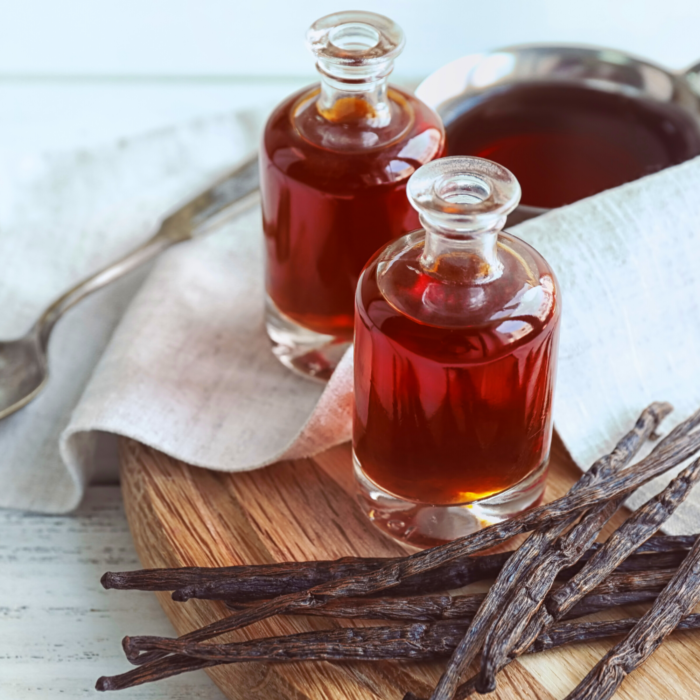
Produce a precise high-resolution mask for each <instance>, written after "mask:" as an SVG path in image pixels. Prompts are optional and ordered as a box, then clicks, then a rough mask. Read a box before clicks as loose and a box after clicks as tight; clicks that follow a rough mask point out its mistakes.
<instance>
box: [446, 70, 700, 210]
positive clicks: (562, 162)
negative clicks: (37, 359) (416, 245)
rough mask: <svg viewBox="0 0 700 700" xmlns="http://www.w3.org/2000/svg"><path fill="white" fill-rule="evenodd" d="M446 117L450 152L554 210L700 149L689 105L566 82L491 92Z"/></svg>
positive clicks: (532, 202)
mask: <svg viewBox="0 0 700 700" xmlns="http://www.w3.org/2000/svg"><path fill="white" fill-rule="evenodd" d="M465 107H466V111H464V112H462V113H461V114H460V116H458V117H457V118H456V119H453V120H448V125H447V144H448V150H449V154H450V155H474V156H481V157H482V158H489V159H490V160H494V161H496V162H498V163H501V164H502V165H505V166H506V167H507V168H508V169H510V170H511V171H512V172H513V173H514V174H515V176H516V177H517V178H518V180H519V181H520V185H521V186H522V190H523V197H522V203H523V204H528V205H530V206H535V207H547V208H554V207H559V206H562V205H564V204H570V203H571V202H575V201H577V200H579V199H583V198H584V197H588V196H589V195H592V194H596V193H598V192H602V191H603V190H607V189H609V188H611V187H617V186H618V185H622V184H624V183H625V182H631V181H632V180H636V179H637V178H640V177H642V176H644V175H648V174H649V173H653V172H656V171H657V170H661V169H663V168H666V167H668V166H670V165H676V164H678V163H682V162H683V161H686V160H688V159H689V158H692V157H693V156H696V155H698V154H700V127H699V125H698V122H697V121H696V119H695V118H694V117H693V115H691V114H690V113H689V112H688V111H687V110H685V109H684V108H683V107H680V106H678V105H675V104H668V103H664V102H655V101H652V100H648V99H642V98H638V97H629V96H627V95H621V94H616V93H610V92H604V91H602V90H595V89H592V88H586V87H580V86H573V85H566V84H561V83H560V84H556V83H555V84H553V83H544V84H529V85H517V86H511V87H506V88H501V89H495V90H490V91H489V92H487V93H484V94H482V95H479V96H477V97H475V98H474V99H473V100H472V101H471V102H470V103H468V104H467V105H465Z"/></svg>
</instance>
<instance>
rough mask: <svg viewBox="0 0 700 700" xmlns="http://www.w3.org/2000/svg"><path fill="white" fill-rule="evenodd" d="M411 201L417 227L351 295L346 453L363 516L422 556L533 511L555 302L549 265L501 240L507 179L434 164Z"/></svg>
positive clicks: (465, 162)
mask: <svg viewBox="0 0 700 700" xmlns="http://www.w3.org/2000/svg"><path fill="white" fill-rule="evenodd" d="M408 198H409V200H410V202H411V204H412V205H413V206H414V207H415V208H416V210H417V211H418V213H419V215H420V221H421V224H422V226H423V229H422V230H418V231H414V232H413V233H411V234H409V235H407V236H404V237H403V238H400V239H399V240H397V241H394V242H392V243H389V244H388V245H387V246H386V247H384V248H383V249H382V250H381V251H380V252H379V253H378V254H377V255H376V256H375V257H374V258H373V259H372V260H371V261H370V263H369V264H368V265H367V267H366V268H365V270H364V272H363V273H362V277H361V279H360V282H359V285H358V288H357V296H356V319H355V370H354V371H355V414H354V429H353V452H354V460H355V473H356V477H357V481H358V485H359V493H360V502H361V504H362V506H363V508H364V510H365V511H366V513H367V514H368V515H369V517H370V518H371V519H372V520H373V521H374V523H375V524H376V525H378V526H379V527H380V528H381V529H383V530H384V531H386V532H387V533H388V534H390V535H392V536H393V537H395V538H397V539H400V540H403V541H406V542H409V543H411V544H414V545H416V546H428V545H432V544H435V543H438V542H443V541H447V540H451V539H454V538H456V537H460V536H463V535H465V534H468V533H469V532H472V531H474V530H476V529H478V528H480V527H483V526H484V525H486V524H491V523H493V522H496V521H499V520H503V519H505V518H508V517H511V516H512V515H514V514H516V513H519V512H520V511H522V510H523V509H525V508H528V507H530V506H532V505H535V504H536V503H538V502H539V500H540V499H541V497H542V494H543V491H544V483H545V478H546V472H547V463H548V456H549V448H550V443H551V436H552V414H551V411H552V392H553V389H554V378H555V367H556V356H557V340H558V329H559V318H560V300H559V288H558V285H557V281H556V277H555V275H554V272H553V271H552V269H551V268H550V266H549V265H548V264H547V262H546V261H545V260H544V259H543V257H542V256H541V255H540V254H539V253H538V252H537V251H536V250H534V249H533V248H532V247H531V246H529V245H528V244H527V243H525V242H524V241H522V240H520V239H518V238H516V237H515V236H513V235H511V234H509V233H506V232H505V231H502V230H501V229H502V227H503V225H504V223H505V220H506V216H507V215H508V213H509V212H510V211H512V210H513V209H514V208H515V207H516V206H517V204H518V201H519V198H520V187H519V185H518V182H517V180H516V179H515V177H514V176H513V175H512V173H511V172H510V171H508V170H507V169H506V168H504V167H502V166H500V165H498V164H496V163H493V162H491V161H488V160H483V159H481V158H473V157H461V156H457V157H450V158H443V159H441V160H436V161H433V162H432V163H429V164H427V165H424V166H423V167H422V168H420V169H419V170H418V171H417V172H416V173H415V174H414V175H413V176H412V177H411V179H410V181H409V183H408Z"/></svg>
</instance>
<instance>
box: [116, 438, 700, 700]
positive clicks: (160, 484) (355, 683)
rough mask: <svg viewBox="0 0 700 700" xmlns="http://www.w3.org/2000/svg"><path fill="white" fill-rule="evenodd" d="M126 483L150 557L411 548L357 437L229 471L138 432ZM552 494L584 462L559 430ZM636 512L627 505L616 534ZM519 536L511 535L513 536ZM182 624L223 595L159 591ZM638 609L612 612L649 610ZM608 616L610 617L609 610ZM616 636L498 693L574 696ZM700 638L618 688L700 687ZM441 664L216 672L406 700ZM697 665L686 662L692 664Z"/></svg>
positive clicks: (256, 690)
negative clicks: (376, 488) (376, 486)
mask: <svg viewBox="0 0 700 700" xmlns="http://www.w3.org/2000/svg"><path fill="white" fill-rule="evenodd" d="M121 455H122V484H123V489H124V498H125V504H126V510H127V516H128V519H129V523H130V525H131V528H132V532H133V534H134V539H135V543H136V548H137V551H138V552H139V554H140V556H141V560H142V562H143V564H144V566H183V565H200V566H211V565H233V564H247V563H256V562H271V561H289V560H295V561H301V560H305V559H333V558H337V557H341V556H349V555H361V556H391V555H397V554H400V553H401V552H403V551H406V550H405V549H404V548H403V547H402V546H401V545H399V544H397V543H395V542H393V541H391V540H389V539H388V538H386V537H385V536H384V535H382V534H381V533H379V532H378V531H377V530H375V529H374V528H373V527H372V526H371V525H370V524H369V523H368V522H367V520H366V519H365V517H364V515H363V514H362V513H361V511H360V509H359V507H358V506H357V505H356V503H355V501H354V498H353V496H352V492H353V481H352V471H351V460H350V450H349V447H348V446H347V445H343V446H341V447H338V448H335V449H333V450H329V451H328V452H326V453H325V454H323V455H320V456H318V457H317V458H315V459H313V460H312V459H307V460H298V461H296V462H284V463H280V464H277V465H274V466H272V467H268V468H266V469H261V470H258V471H253V472H244V473H238V474H225V473H216V472H211V471H207V470H204V469H198V468H196V467H191V466H189V465H187V464H184V463H182V462H178V461H176V460H173V459H171V458H169V457H167V456H166V455H163V454H162V453H159V452H157V451H156V450H153V449H151V448H148V447H145V446H144V445H141V444H139V443H137V442H134V441H129V440H123V441H122V443H121ZM551 464H552V468H551V474H550V478H549V481H548V485H547V493H546V495H545V497H546V499H547V500H551V499H553V498H556V497H558V496H560V495H561V494H563V493H564V492H565V491H566V490H568V488H569V487H570V485H571V484H572V483H573V482H574V481H575V480H576V479H577V478H578V476H579V471H578V469H577V467H576V465H575V464H574V463H573V462H572V460H571V458H570V457H569V456H568V454H567V453H566V450H565V449H564V447H563V445H562V444H561V442H560V441H558V440H557V439H555V443H554V445H553V451H552V461H551ZM624 518H625V513H624V512H621V513H618V514H617V515H616V516H615V518H614V519H613V522H612V523H611V524H610V525H609V526H608V528H607V529H606V531H605V533H604V535H606V534H608V533H609V532H610V531H611V530H612V529H613V528H614V527H616V526H617V525H618V524H619V523H620V522H621V521H622V520H623V519H624ZM509 546H511V545H509ZM159 599H160V602H161V604H162V605H163V608H164V609H165V611H166V613H167V615H168V617H170V619H171V620H172V622H173V624H174V625H175V627H176V629H177V630H178V632H179V633H180V634H183V633H184V632H187V631H189V630H192V629H194V628H196V627H200V626H202V625H204V624H207V623H209V622H212V621H214V620H216V619H219V618H220V617H221V616H222V615H224V614H225V609H224V607H223V606H222V604H220V603H216V602H210V601H190V602H188V603H186V604H177V603H174V602H173V601H172V600H171V599H170V597H169V595H167V594H159ZM642 610H643V608H629V609H625V610H623V611H622V613H620V611H616V613H610V614H608V618H610V617H613V616H616V615H617V616H619V615H620V614H622V615H636V614H640V612H641V611H642ZM598 617H599V618H601V619H604V618H605V615H603V614H601V615H599V616H598ZM360 624H362V623H358V622H355V621H352V620H328V619H323V618H313V617H311V618H302V617H288V618H284V617H281V618H273V619H271V620H266V621H264V622H261V623H258V624H256V625H252V626H251V627H249V628H247V629H244V630H240V631H238V632H236V633H233V634H231V635H229V636H228V638H229V639H231V640H234V639H250V638H253V637H260V636H269V635H275V634H288V633H291V632H297V631H304V630H311V629H328V628H332V627H338V626H351V625H360ZM610 646H611V643H610V642H601V643H597V644H589V645H585V646H583V645H582V646H577V647H575V648H574V647H572V648H568V649H561V650H556V651H553V652H548V653H546V654H539V655H537V656H532V657H527V658H524V659H522V660H519V661H517V662H515V663H513V664H511V666H510V667H509V668H508V669H507V670H506V671H505V672H504V673H502V674H501V675H500V676H499V686H498V690H497V691H496V692H495V693H493V694H491V695H489V697H490V698H494V699H497V700H516V698H517V699H518V700H522V699H523V698H528V699H531V700H554V699H555V698H557V697H563V696H564V695H565V694H566V693H567V692H568V691H569V690H571V688H573V687H574V685H575V684H576V682H577V681H578V680H579V679H580V678H582V677H583V676H584V675H585V674H586V672H587V671H588V670H589V668H590V667H591V666H592V665H593V664H594V663H595V661H596V660H597V659H598V658H600V656H602V654H603V653H604V652H605V650H607V649H608V648H609V647H610ZM699 652H700V636H698V635H696V634H693V633H686V634H683V635H678V637H677V638H676V639H674V640H672V641H671V642H670V643H667V644H666V645H665V646H664V647H663V648H662V649H661V650H660V652H657V654H656V655H654V656H653V657H652V659H651V660H650V661H649V662H648V663H647V665H646V666H645V667H644V668H643V669H642V670H640V671H639V672H637V673H635V674H634V675H633V676H632V678H631V679H630V680H628V681H626V682H625V683H624V684H623V686H622V688H621V689H620V691H618V694H617V695H616V698H617V699H618V700H623V699H629V700H640V699H644V698H661V697H700V677H697V676H698V674H697V673H694V671H693V669H694V668H696V667H697V662H696V660H695V659H696V657H697V654H698V653H699ZM441 668H442V664H437V663H433V664H427V663H426V664H415V663H410V664H409V663H393V662H383V663H352V664H331V663H326V662H318V663H316V662H314V663H306V664H284V665H283V664H277V665H274V664H241V665H230V666H222V667H219V668H215V669H212V670H211V676H212V678H213V679H214V681H215V683H216V684H217V685H218V686H219V687H220V688H221V689H222V691H223V692H224V694H225V695H226V696H227V697H228V698H231V700H239V699H240V700H242V699H243V698H245V699H246V700H282V699H283V698H284V699H287V698H294V699H295V700H331V699H335V698H347V699H348V700H380V699H381V700H400V699H401V698H402V697H403V695H404V693H405V691H406V690H408V689H411V690H413V691H414V692H415V691H416V690H418V691H419V692H423V693H427V692H428V691H429V688H430V687H432V686H433V685H434V684H435V682H436V680H437V678H438V677H439V674H440V671H441ZM684 668H685V669H687V670H683V669H684Z"/></svg>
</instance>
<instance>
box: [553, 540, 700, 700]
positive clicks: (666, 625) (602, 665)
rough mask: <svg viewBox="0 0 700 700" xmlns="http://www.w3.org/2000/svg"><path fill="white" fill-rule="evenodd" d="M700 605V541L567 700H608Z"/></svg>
mask: <svg viewBox="0 0 700 700" xmlns="http://www.w3.org/2000/svg"><path fill="white" fill-rule="evenodd" d="M699 602H700V542H698V543H696V544H695V546H694V547H693V549H691V550H690V552H689V554H688V556H687V557H686V559H685V560H684V561H683V563H682V564H681V565H680V567H678V571H677V573H676V575H675V576H674V577H673V579H671V581H670V583H669V584H668V585H667V586H666V588H664V589H663V591H661V593H660V594H659V596H658V598H657V599H656V602H655V603H654V605H653V606H652V607H651V610H649V611H648V612H647V613H646V614H645V615H644V616H643V617H642V618H641V619H640V620H639V622H637V624H636V625H635V626H634V627H633V628H632V630H631V631H630V632H629V634H628V635H627V636H626V637H625V638H624V639H623V640H622V641H621V642H619V643H618V644H616V645H615V646H614V647H613V648H612V649H611V650H610V651H609V652H608V653H607V654H606V655H605V656H604V657H603V658H602V659H601V660H600V661H599V662H598V663H597V664H596V665H595V666H594V667H593V669H592V670H591V671H590V672H589V673H588V675H587V676H586V677H585V678H584V679H583V680H582V681H581V683H579V685H578V686H577V687H576V688H575V689H574V690H573V691H572V692H571V693H569V695H568V696H567V698H566V700H607V699H608V698H610V697H611V696H612V695H613V694H614V693H615V691H616V690H617V689H618V687H619V686H620V683H622V681H623V680H624V679H625V676H627V675H628V674H630V673H631V672H632V671H634V670H635V669H636V668H638V667H639V666H641V665H642V664H643V663H644V662H645V661H646V660H647V659H648V658H649V657H650V656H651V655H652V654H653V653H654V652H655V651H656V649H657V648H658V647H659V646H660V645H661V643H662V642H663V641H664V639H665V638H666V636H667V635H668V634H669V633H671V632H673V630H674V629H675V628H676V627H677V625H678V624H679V622H680V621H681V620H682V619H683V618H684V617H686V616H687V615H688V614H689V613H690V611H691V610H692V609H693V608H694V607H695V606H696V605H697V604H698V603H699Z"/></svg>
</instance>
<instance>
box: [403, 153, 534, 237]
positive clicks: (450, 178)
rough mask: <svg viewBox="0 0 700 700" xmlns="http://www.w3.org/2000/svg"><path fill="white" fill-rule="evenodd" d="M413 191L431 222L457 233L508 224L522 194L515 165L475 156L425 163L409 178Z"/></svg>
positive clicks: (425, 219) (412, 196)
mask: <svg viewBox="0 0 700 700" xmlns="http://www.w3.org/2000/svg"><path fill="white" fill-rule="evenodd" d="M407 193H408V199H409V200H410V202H411V205H412V206H413V207H414V209H416V210H417V211H418V214H419V215H420V219H421V222H422V223H423V226H424V227H425V228H433V229H437V230H439V231H441V232H443V233H450V232H452V233H454V234H457V235H459V234H460V233H475V232H478V231H488V230H493V229H500V228H502V227H503V225H504V224H505V220H506V217H507V216H508V214H509V213H510V212H511V211H513V209H515V207H516V206H518V202H519V201H520V194H521V192H520V185H519V184H518V181H517V180H516V178H515V175H513V173H511V172H510V170H508V169H507V168H504V167H503V166H502V165H499V164H498V163H494V162H493V161H490V160H485V159H484V158H476V157H474V156H451V157H449V158H440V159H439V160H434V161H432V162H430V163H427V164H426V165H423V166H422V167H421V168H419V169H418V170H417V171H416V172H415V173H414V174H413V175H412V176H411V178H410V180H409V181H408V188H407Z"/></svg>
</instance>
